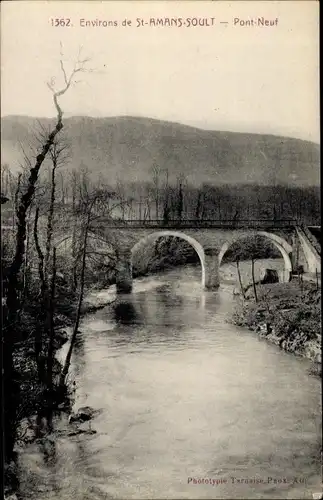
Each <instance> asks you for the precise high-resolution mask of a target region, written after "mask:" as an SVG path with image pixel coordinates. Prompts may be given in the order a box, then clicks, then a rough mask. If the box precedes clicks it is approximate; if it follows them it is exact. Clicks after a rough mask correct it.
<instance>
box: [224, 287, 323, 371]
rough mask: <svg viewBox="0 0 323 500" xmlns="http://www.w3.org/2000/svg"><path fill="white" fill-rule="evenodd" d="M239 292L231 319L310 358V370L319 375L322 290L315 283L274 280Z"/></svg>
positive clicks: (270, 340)
mask: <svg viewBox="0 0 323 500" xmlns="http://www.w3.org/2000/svg"><path fill="white" fill-rule="evenodd" d="M257 296H258V297H257V302H256V301H255V297H254V294H253V291H252V290H251V289H250V290H249V293H248V294H247V296H246V299H245V300H244V299H243V298H242V296H241V295H240V294H239V295H238V296H236V303H235V308H234V312H233V315H232V322H233V323H234V324H236V325H239V326H244V327H247V328H249V329H250V330H253V331H255V332H257V334H258V335H259V336H260V337H262V338H265V339H266V340H267V341H268V342H271V343H273V344H275V345H278V346H279V347H280V348H281V349H283V350H285V351H287V352H290V353H293V354H295V355H297V356H302V357H305V358H308V359H310V360H311V361H312V368H311V369H310V372H311V373H312V374H313V375H317V376H320V377H321V376H322V343H321V342H322V337H321V290H320V289H317V287H316V285H315V284H314V283H310V282H306V283H302V284H300V283H298V281H292V282H290V283H275V284H268V285H260V286H258V287H257Z"/></svg>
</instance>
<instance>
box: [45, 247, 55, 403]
mask: <svg viewBox="0 0 323 500" xmlns="http://www.w3.org/2000/svg"><path fill="white" fill-rule="evenodd" d="M55 280H56V248H55V247H54V248H53V267H52V279H51V286H50V294H49V301H48V302H49V303H48V309H47V317H48V333H49V342H48V353H47V388H48V391H49V394H50V396H51V393H52V390H53V361H54V300H55Z"/></svg>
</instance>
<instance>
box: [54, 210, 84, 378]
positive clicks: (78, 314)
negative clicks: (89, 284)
mask: <svg viewBox="0 0 323 500" xmlns="http://www.w3.org/2000/svg"><path fill="white" fill-rule="evenodd" d="M90 216H91V210H89V212H88V218H87V222H86V226H85V230H84V240H83V253H82V268H81V281H80V294H79V300H78V306H77V312H76V319H75V324H74V329H73V334H72V338H71V343H70V347H69V350H68V353H67V356H66V360H65V363H64V368H63V370H62V373H61V375H60V381H59V385H60V387H61V388H63V386H64V384H65V379H66V376H67V374H68V370H69V367H70V364H71V357H72V352H73V348H74V345H75V341H76V336H77V332H78V327H79V324H80V318H81V309H82V303H83V295H84V277H85V266H86V247H87V238H88V231H89V225H90Z"/></svg>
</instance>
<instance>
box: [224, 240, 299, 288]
mask: <svg viewBox="0 0 323 500" xmlns="http://www.w3.org/2000/svg"><path fill="white" fill-rule="evenodd" d="M252 236H264V237H265V238H267V239H269V240H270V241H271V243H273V245H274V246H275V247H276V248H277V250H279V251H280V253H281V254H282V257H283V259H284V264H285V272H284V277H283V281H289V280H290V276H291V272H292V262H291V259H290V254H291V253H292V250H293V249H292V246H291V245H290V244H289V243H287V241H286V240H284V238H282V237H281V236H278V235H277V234H272V233H268V232H267V231H256V232H254V233H250V235H248V236H246V235H239V236H237V237H236V238H234V239H233V240H232V241H230V242H229V241H227V242H225V243H224V244H223V245H222V247H221V249H220V253H219V267H220V266H221V262H222V259H223V257H224V254H225V253H226V251H227V250H228V249H229V248H230V246H231V245H233V244H234V243H237V242H239V240H244V239H246V238H248V237H252Z"/></svg>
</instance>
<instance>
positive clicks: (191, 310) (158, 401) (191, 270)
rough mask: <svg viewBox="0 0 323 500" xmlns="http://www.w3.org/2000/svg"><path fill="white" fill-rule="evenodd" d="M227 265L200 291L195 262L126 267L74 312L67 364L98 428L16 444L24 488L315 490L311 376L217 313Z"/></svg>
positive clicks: (130, 494) (317, 414) (142, 494)
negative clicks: (214, 286)
mask: <svg viewBox="0 0 323 500" xmlns="http://www.w3.org/2000/svg"><path fill="white" fill-rule="evenodd" d="M225 269H226V272H225V273H224V274H225V277H226V278H227V279H226V280H223V283H222V286H221V288H220V290H219V291H218V292H217V293H212V292H205V291H202V289H201V285H200V280H201V270H200V268H199V266H197V267H194V266H187V267H185V268H182V269H176V270H173V271H169V272H167V273H163V274H161V275H158V276H154V277H145V278H142V279H138V280H136V281H135V283H134V291H133V294H132V295H131V296H128V297H125V298H124V300H123V301H121V303H120V304H119V306H118V307H117V309H116V308H115V307H112V306H108V307H106V308H104V309H102V310H100V311H97V312H96V313H93V314H90V315H87V316H86V317H85V318H84V320H83V322H82V325H81V328H80V330H81V333H80V336H79V342H78V345H77V348H76V349H75V352H74V355H73V359H72V371H71V375H70V377H71V380H75V382H76V401H75V407H76V408H77V407H79V406H84V405H89V406H92V407H94V408H96V409H99V410H100V413H99V414H98V415H97V416H96V417H95V418H94V419H93V421H92V423H91V426H92V429H94V430H96V431H97V433H96V434H94V435H89V436H86V435H79V436H75V437H66V436H65V437H64V436H61V437H55V438H54V439H51V440H48V441H47V442H46V441H45V442H44V441H42V442H41V443H40V442H36V443H33V444H31V445H28V446H27V447H26V448H25V449H24V450H22V452H21V454H20V470H21V474H20V475H21V478H20V479H21V491H22V492H23V498H33V499H35V500H47V499H55V500H56V499H57V500H58V499H60V500H72V499H73V500H86V499H88V500H90V499H91V500H100V499H108V498H118V499H124V498H135V499H136V498H147V499H149V498H151V499H159V498H169V499H177V498H182V499H184V498H187V499H190V498H192V499H194V498H268V499H276V498H312V493H315V492H317V491H320V489H319V485H320V483H321V476H320V463H319V450H320V439H321V438H320V436H321V428H320V421H321V406H320V400H321V388H320V380H318V379H316V378H315V377H313V376H310V375H308V373H307V368H308V366H309V362H308V361H307V360H305V359H300V358H297V357H294V356H293V355H290V354H288V353H285V352H282V351H281V350H279V348H278V347H276V346H274V345H271V344H269V343H267V342H266V341H264V340H261V339H259V338H258V337H257V335H256V334H254V333H252V332H249V331H247V330H244V329H242V328H238V327H235V326H233V325H231V324H229V323H228V322H227V317H228V315H229V314H230V310H231V308H232V304H233V300H234V298H233V293H232V292H233V287H234V285H233V281H232V280H233V273H232V267H230V266H229V265H227V266H226V268H225ZM222 274H223V272H222ZM106 293H107V295H108V294H109V293H112V292H109V291H108V292H106ZM66 349H67V346H64V348H63V352H62V355H64V353H65V351H66ZM64 418H65V420H64ZM55 425H56V426H57V427H58V428H59V427H64V426H65V427H66V426H67V425H68V424H67V423H66V417H63V418H62V417H60V419H58V417H57V418H56V420H55ZM83 425H88V424H87V423H86V424H83ZM221 481H222V482H221ZM218 483H220V484H218Z"/></svg>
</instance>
